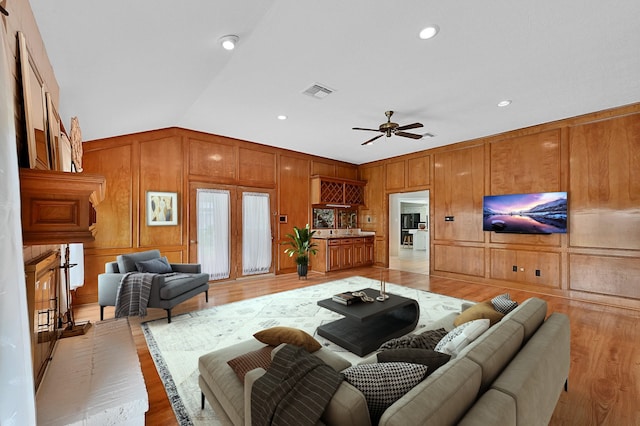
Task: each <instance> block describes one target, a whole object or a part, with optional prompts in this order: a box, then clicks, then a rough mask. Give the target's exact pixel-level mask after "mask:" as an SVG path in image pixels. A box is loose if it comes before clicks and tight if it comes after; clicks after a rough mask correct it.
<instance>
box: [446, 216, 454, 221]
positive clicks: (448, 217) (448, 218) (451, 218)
mask: <svg viewBox="0 0 640 426" xmlns="http://www.w3.org/2000/svg"><path fill="white" fill-rule="evenodd" d="M453 218H454V217H453V216H445V217H444V221H445V222H453Z"/></svg>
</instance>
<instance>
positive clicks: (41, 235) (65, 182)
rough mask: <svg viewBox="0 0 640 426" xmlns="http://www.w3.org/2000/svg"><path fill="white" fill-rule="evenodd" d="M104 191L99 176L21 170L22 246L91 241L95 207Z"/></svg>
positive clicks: (102, 178) (102, 197) (93, 234)
mask: <svg viewBox="0 0 640 426" xmlns="http://www.w3.org/2000/svg"><path fill="white" fill-rule="evenodd" d="M104 194H105V179H104V177H102V176H99V175H93V174H89V173H68V172H57V171H52V170H36V169H20V202H21V207H22V240H23V243H24V245H46V244H59V243H87V242H91V241H93V240H94V236H95V224H96V211H95V206H97V205H98V204H99V203H100V201H102V200H103V199H104Z"/></svg>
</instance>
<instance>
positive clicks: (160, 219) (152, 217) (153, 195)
mask: <svg viewBox="0 0 640 426" xmlns="http://www.w3.org/2000/svg"><path fill="white" fill-rule="evenodd" d="M177 224H178V193H177V192H155V191H147V225H149V226H168V225H177Z"/></svg>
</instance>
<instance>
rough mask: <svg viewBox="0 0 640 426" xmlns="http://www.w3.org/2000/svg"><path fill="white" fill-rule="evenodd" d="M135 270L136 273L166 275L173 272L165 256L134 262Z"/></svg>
mask: <svg viewBox="0 0 640 426" xmlns="http://www.w3.org/2000/svg"><path fill="white" fill-rule="evenodd" d="M136 269H137V270H138V272H148V273H151V274H168V273H170V272H173V270H172V269H171V265H170V264H169V260H168V259H167V257H166V256H163V257H159V258H157V259H151V260H143V261H140V262H136Z"/></svg>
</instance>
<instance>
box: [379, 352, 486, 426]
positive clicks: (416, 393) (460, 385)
mask: <svg viewBox="0 0 640 426" xmlns="http://www.w3.org/2000/svg"><path fill="white" fill-rule="evenodd" d="M481 374H482V372H481V370H480V366H478V364H476V363H474V362H473V361H469V360H468V359H466V358H455V359H452V360H451V361H449V362H448V363H446V364H445V365H443V366H442V367H440V368H439V369H438V370H437V371H436V372H435V373H433V374H432V375H430V376H429V377H427V378H426V379H424V380H423V381H422V382H421V383H419V384H418V385H417V386H415V387H414V388H413V389H411V390H410V391H409V392H407V394H406V395H404V396H403V397H402V398H400V399H399V400H398V401H396V402H395V403H394V404H393V405H391V407H389V408H387V410H386V411H385V412H384V414H383V415H382V418H381V419H380V423H379V425H381V426H386V425H406V426H409V425H452V424H456V423H457V422H458V421H459V420H460V419H461V418H462V416H463V415H464V413H465V412H466V411H467V410H468V409H469V407H471V406H472V405H473V403H474V402H475V400H476V398H477V395H478V390H479V388H480V379H481Z"/></svg>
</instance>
